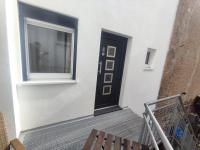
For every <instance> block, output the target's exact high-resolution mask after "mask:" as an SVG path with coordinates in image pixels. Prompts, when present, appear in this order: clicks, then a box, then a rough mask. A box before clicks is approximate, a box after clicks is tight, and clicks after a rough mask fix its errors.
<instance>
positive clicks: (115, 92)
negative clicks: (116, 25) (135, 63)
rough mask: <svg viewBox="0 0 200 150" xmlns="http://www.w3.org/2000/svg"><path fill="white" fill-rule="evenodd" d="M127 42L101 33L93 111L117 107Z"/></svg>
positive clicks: (116, 36) (122, 38) (118, 37)
mask: <svg viewBox="0 0 200 150" xmlns="http://www.w3.org/2000/svg"><path fill="white" fill-rule="evenodd" d="M127 40H128V39H127V38H125V37H121V36H118V35H114V34H111V33H107V32H102V33H101V45H100V52H99V66H98V75H97V86H96V99H95V109H98V108H103V107H108V106H115V105H118V102H119V95H120V88H121V81H122V75H123V68H124V60H125V54H126V46H127Z"/></svg>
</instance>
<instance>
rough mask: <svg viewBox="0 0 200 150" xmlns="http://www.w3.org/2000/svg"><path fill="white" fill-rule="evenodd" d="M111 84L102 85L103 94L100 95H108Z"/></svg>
mask: <svg viewBox="0 0 200 150" xmlns="http://www.w3.org/2000/svg"><path fill="white" fill-rule="evenodd" d="M111 89H112V86H111V85H104V86H103V94H102V95H110V94H111Z"/></svg>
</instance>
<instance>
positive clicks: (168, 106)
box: [140, 94, 198, 150]
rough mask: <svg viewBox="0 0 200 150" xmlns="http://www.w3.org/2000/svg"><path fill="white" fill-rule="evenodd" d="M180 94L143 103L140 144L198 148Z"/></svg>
mask: <svg viewBox="0 0 200 150" xmlns="http://www.w3.org/2000/svg"><path fill="white" fill-rule="evenodd" d="M181 97H182V94H178V95H174V96H170V97H166V98H163V99H159V100H156V101H153V102H149V103H145V104H144V106H145V113H144V114H143V116H144V127H143V128H144V129H143V133H142V135H141V138H140V142H141V143H142V144H145V145H148V146H149V147H150V148H151V149H155V150H163V149H165V150H198V147H197V143H198V141H197V139H196V138H195V135H194V132H193V129H192V127H191V124H190V122H189V119H188V116H187V113H186V111H185V109H184V106H183V104H182V99H181Z"/></svg>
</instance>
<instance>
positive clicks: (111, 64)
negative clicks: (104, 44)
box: [105, 60, 115, 71]
mask: <svg viewBox="0 0 200 150" xmlns="http://www.w3.org/2000/svg"><path fill="white" fill-rule="evenodd" d="M114 66H115V61H114V60H106V65H105V70H107V71H113V70H114Z"/></svg>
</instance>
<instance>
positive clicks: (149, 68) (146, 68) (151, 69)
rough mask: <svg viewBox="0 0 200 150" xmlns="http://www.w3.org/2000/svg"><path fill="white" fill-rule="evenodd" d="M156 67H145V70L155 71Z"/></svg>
mask: <svg viewBox="0 0 200 150" xmlns="http://www.w3.org/2000/svg"><path fill="white" fill-rule="evenodd" d="M153 70H154V69H153V68H152V67H145V68H144V71H153Z"/></svg>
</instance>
